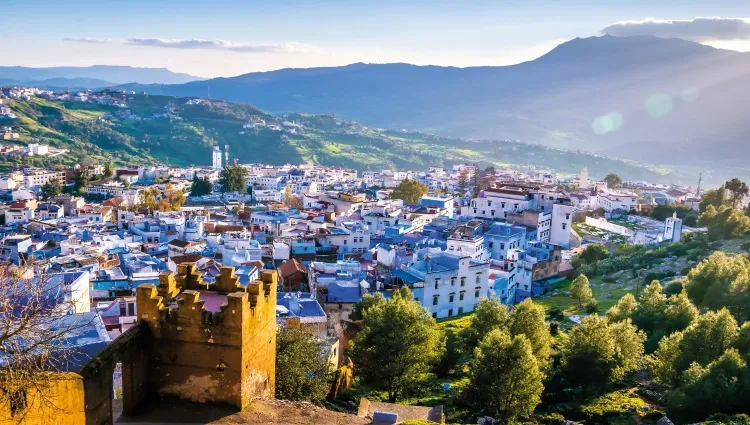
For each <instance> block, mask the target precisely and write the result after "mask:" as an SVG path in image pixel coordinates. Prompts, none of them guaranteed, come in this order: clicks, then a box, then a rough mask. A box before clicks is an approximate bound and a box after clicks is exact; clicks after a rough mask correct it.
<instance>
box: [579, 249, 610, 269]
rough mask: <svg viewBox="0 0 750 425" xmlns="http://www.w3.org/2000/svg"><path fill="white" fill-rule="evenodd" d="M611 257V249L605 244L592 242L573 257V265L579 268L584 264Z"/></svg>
mask: <svg viewBox="0 0 750 425" xmlns="http://www.w3.org/2000/svg"><path fill="white" fill-rule="evenodd" d="M607 257H609V250H608V249H607V247H606V246H604V245H603V244H591V245H589V246H587V247H586V248H585V249H584V250H583V251H581V252H580V253H579V254H578V255H577V256H576V257H575V258H574V259H573V263H572V265H573V267H575V268H578V267H580V266H582V265H584V264H594V263H597V262H599V261H601V260H604V259H605V258H607Z"/></svg>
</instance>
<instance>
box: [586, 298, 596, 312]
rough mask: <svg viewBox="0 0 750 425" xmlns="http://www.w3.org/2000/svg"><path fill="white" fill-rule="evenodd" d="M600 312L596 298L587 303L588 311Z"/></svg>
mask: <svg viewBox="0 0 750 425" xmlns="http://www.w3.org/2000/svg"><path fill="white" fill-rule="evenodd" d="M598 312H599V304H598V303H597V302H596V300H594V301H591V302H590V303H588V304H586V313H588V314H596V313H598Z"/></svg>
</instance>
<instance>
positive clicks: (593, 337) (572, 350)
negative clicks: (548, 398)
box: [562, 316, 646, 392]
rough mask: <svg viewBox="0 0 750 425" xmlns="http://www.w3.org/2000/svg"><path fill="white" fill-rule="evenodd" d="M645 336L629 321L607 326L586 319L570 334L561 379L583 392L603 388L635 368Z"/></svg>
mask: <svg viewBox="0 0 750 425" xmlns="http://www.w3.org/2000/svg"><path fill="white" fill-rule="evenodd" d="M645 340H646V335H645V334H644V333H643V332H641V331H639V330H638V329H637V328H636V327H635V326H634V325H633V324H632V323H631V322H630V321H629V320H625V321H623V322H616V323H613V324H609V323H607V320H606V319H604V318H602V317H599V316H588V317H586V318H584V319H583V321H582V322H581V324H580V325H578V326H576V327H575V328H573V329H572V330H571V331H570V334H569V338H568V341H567V342H566V344H565V346H564V347H563V371H562V372H563V375H564V376H565V378H566V380H567V381H568V382H569V383H570V384H571V385H572V386H581V387H582V388H583V390H584V391H585V392H589V391H590V390H591V388H602V387H604V386H605V385H606V384H607V383H608V382H613V381H616V380H619V379H621V378H622V377H623V376H625V374H627V373H628V372H631V371H633V370H635V369H637V368H638V366H639V364H640V362H641V360H642V358H643V352H644V346H643V344H644V341H645Z"/></svg>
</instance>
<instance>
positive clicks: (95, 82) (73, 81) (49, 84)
mask: <svg viewBox="0 0 750 425" xmlns="http://www.w3.org/2000/svg"><path fill="white" fill-rule="evenodd" d="M114 85H116V84H115V83H113V82H111V81H104V80H99V79H96V78H85V77H80V78H62V77H59V78H50V79H47V80H13V79H5V78H0V86H27V87H37V88H40V89H44V90H54V91H65V90H89V89H101V88H105V87H112V86H114Z"/></svg>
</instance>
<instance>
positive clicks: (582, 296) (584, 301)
mask: <svg viewBox="0 0 750 425" xmlns="http://www.w3.org/2000/svg"><path fill="white" fill-rule="evenodd" d="M570 297H571V298H573V300H574V301H575V302H576V304H578V306H579V307H583V306H584V305H588V304H590V303H591V302H592V301H594V296H593V293H592V292H591V285H590V284H589V279H588V278H587V277H586V275H579V276H578V277H576V278H575V279H574V280H573V282H572V283H571V284H570Z"/></svg>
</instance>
